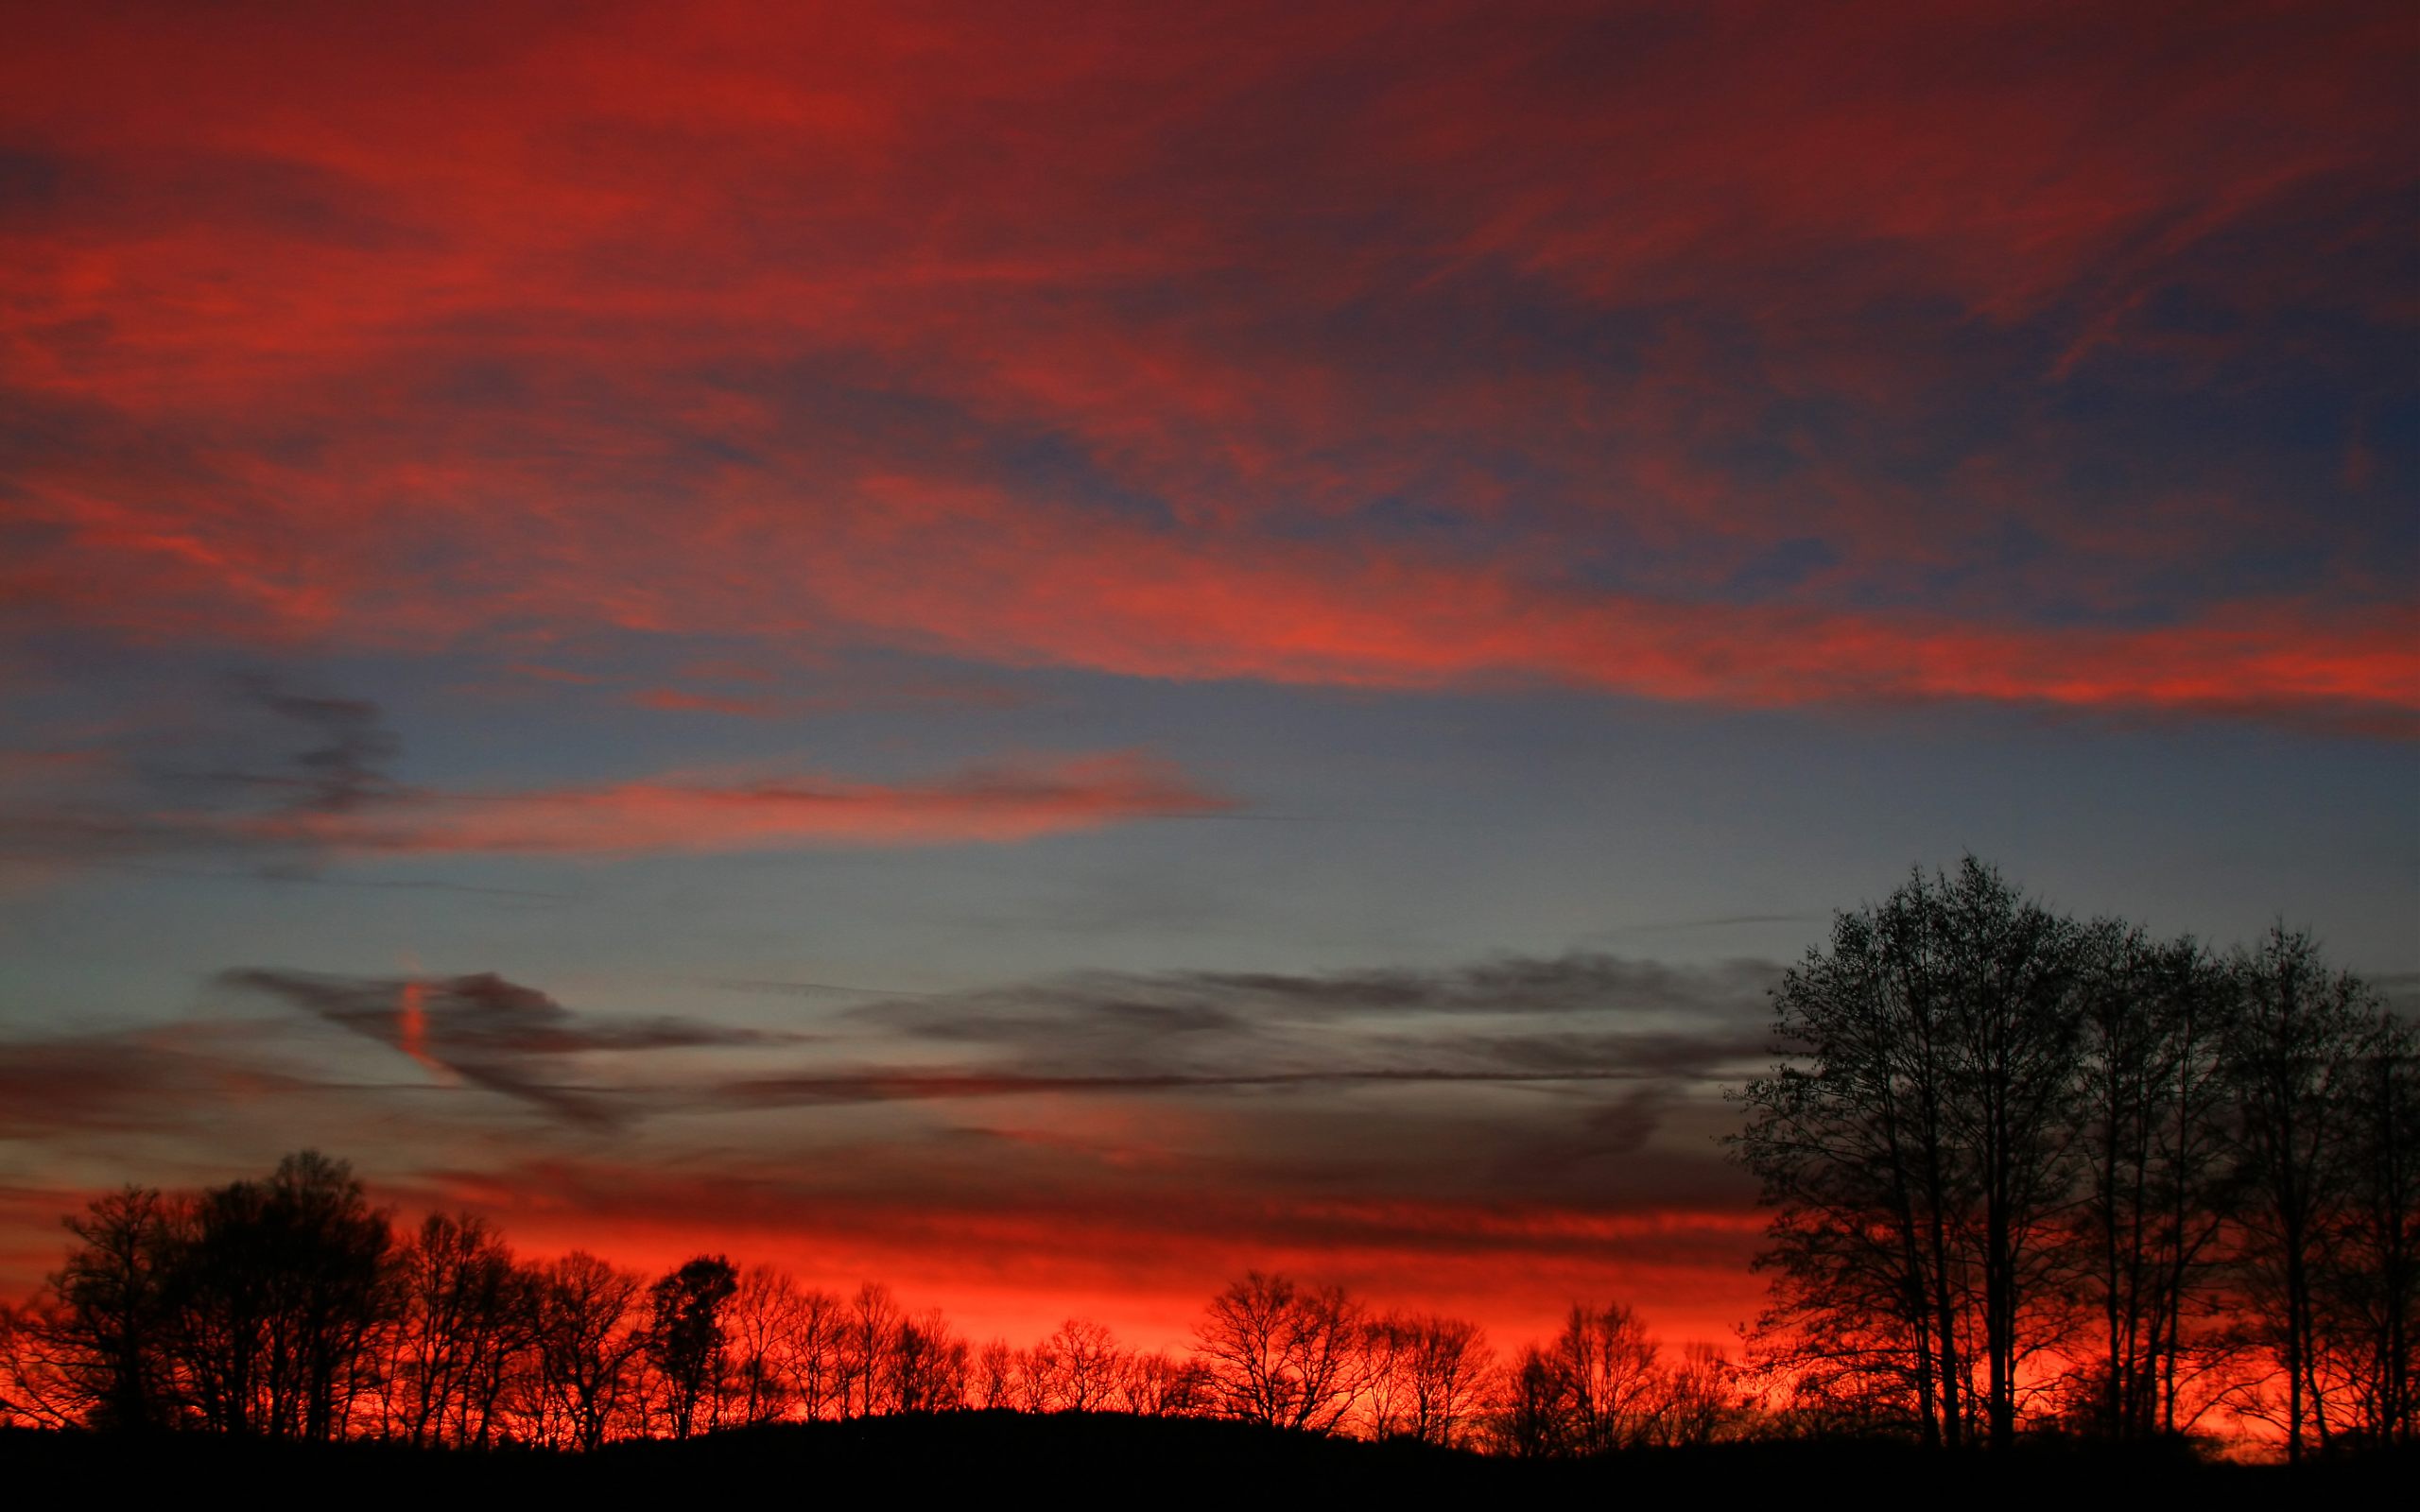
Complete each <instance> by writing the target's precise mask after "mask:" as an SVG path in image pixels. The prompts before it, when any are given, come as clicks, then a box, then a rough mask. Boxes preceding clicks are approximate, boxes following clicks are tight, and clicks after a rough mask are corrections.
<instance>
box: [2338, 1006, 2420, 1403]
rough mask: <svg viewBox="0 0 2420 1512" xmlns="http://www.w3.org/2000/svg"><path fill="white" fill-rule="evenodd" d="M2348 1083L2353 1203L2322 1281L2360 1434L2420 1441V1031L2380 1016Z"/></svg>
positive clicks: (2366, 1032)
mask: <svg viewBox="0 0 2420 1512" xmlns="http://www.w3.org/2000/svg"><path fill="white" fill-rule="evenodd" d="M2353 1061H2354V1063H2353V1066H2352V1068H2351V1074H2350V1076H2349V1077H2348V1078H2347V1080H2348V1086H2347V1089H2346V1095H2345V1111H2346V1117H2347V1120H2348V1124H2349V1126H2348V1128H2347V1130H2346V1155H2347V1159H2346V1160H2345V1171H2344V1182H2343V1184H2344V1198H2345V1207H2344V1213H2343V1220H2342V1227H2341V1229H2340V1232H2339V1234H2338V1236H2337V1243H2336V1245H2335V1246H2334V1249H2333V1253H2332V1255H2331V1258H2330V1263H2329V1265H2328V1267H2327V1273H2326V1276H2325V1280H2324V1284H2323V1291H2324V1295H2325V1306H2326V1309H2327V1311H2328V1313H2329V1314H2330V1317H2331V1320H2332V1322H2333V1324H2334V1326H2335V1327H2334V1332H2337V1333H2338V1335H2339V1336H2340V1338H2341V1339H2342V1349H2341V1355H2342V1365H2341V1367H2340V1368H2341V1372H2342V1376H2343V1377H2344V1379H2345V1380H2346V1382H2347V1383H2348V1387H2349V1391H2348V1395H2349V1396H2350V1398H2351V1407H2352V1410H2353V1412H2354V1415H2355V1419H2356V1421H2355V1425H2354V1427H2355V1431H2356V1432H2358V1433H2359V1435H2361V1437H2362V1438H2363V1440H2364V1441H2365V1442H2367V1443H2369V1444H2371V1445H2374V1446H2378V1447H2387V1446H2394V1447H2408V1446H2410V1445H2411V1443H2412V1442H2413V1441H2414V1439H2415V1438H2420V1370H2415V1362H2414V1359H2413V1356H2414V1353H2415V1350H2416V1349H2420V1337H2415V1334H2420V1329H2415V1324H2420V1027H2415V1026H2414V1025H2413V1024H2412V1023H2411V1022H2409V1021H2408V1020H2403V1019H2398V1018H2395V1017H2394V1015H2392V1014H2388V1013H2376V1014H2373V1015H2372V1016H2371V1017H2370V1019H2369V1022H2367V1023H2366V1024H2365V1025H2364V1026H2363V1027H2362V1029H2361V1031H2360V1038H2359V1040H2358V1042H2357V1043H2356V1044H2355V1045H2354V1047H2353Z"/></svg>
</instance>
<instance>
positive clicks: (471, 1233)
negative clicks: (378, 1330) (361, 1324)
mask: <svg viewBox="0 0 2420 1512" xmlns="http://www.w3.org/2000/svg"><path fill="white" fill-rule="evenodd" d="M397 1282H398V1285H399V1287H400V1290H401V1293H402V1315H401V1318H400V1320H399V1323H398V1326H397V1328H396V1329H395V1331H394V1335H395V1342H394V1348H393V1351H392V1358H393V1361H394V1364H393V1367H392V1372H391V1375H392V1379H391V1381H390V1382H389V1388H388V1389H389V1400H390V1409H391V1416H392V1419H393V1431H394V1432H395V1433H396V1434H397V1435H398V1436H401V1437H403V1438H405V1439H407V1440H408V1441H409V1442H411V1443H414V1444H424V1443H435V1442H451V1443H463V1444H485V1443H487V1442H488V1441H489V1439H490V1436H491V1435H492V1433H493V1425H494V1419H495V1414H496V1409H497V1404H498V1402H499V1400H500V1399H501V1398H502V1395H503V1392H504V1388H505V1385H506V1382H507V1376H508V1373H509V1371H510V1369H511V1367H512V1366H513V1364H514V1362H515V1360H516V1357H517V1356H519V1355H520V1354H521V1353H522V1352H523V1351H524V1350H526V1349H528V1348H530V1347H531V1345H532V1344H533V1343H534V1339H535V1334H536V1319H535V1316H534V1314H535V1312H536V1306H537V1304H536V1297H535V1296H534V1294H533V1290H532V1281H531V1279H530V1278H529V1277H528V1276H527V1275H525V1273H524V1272H523V1271H522V1270H521V1268H520V1267H519V1266H518V1265H516V1264H515V1263H513V1259H512V1252H511V1251H510V1249H508V1248H506V1247H505V1244H504V1241H503V1240H502V1239H501V1238H499V1237H498V1236H497V1235H496V1233H495V1232H494V1231H493V1229H490V1228H489V1227H488V1225H487V1223H486V1222H485V1220H483V1219H479V1218H475V1217H472V1216H470V1215H469V1214H461V1215H457V1216H447V1215H445V1214H441V1213H432V1214H430V1215H429V1217H428V1218H427V1220H426V1221H425V1222H423V1224H422V1225H421V1228H420V1231H419V1233H418V1234H416V1235H415V1236H414V1237H413V1240H412V1242H411V1243H410V1244H408V1245H406V1246H403V1248H402V1250H401V1252H400V1253H399V1255H398V1256H397Z"/></svg>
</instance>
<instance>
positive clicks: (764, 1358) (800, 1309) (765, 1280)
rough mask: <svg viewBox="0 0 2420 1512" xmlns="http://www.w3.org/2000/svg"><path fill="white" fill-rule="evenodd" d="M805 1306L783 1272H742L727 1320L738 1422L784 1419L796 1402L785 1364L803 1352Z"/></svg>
mask: <svg viewBox="0 0 2420 1512" xmlns="http://www.w3.org/2000/svg"><path fill="white" fill-rule="evenodd" d="M805 1307H806V1297H805V1295H804V1294H803V1293H802V1292H800V1290H799V1288H798V1283H797V1282H796V1281H793V1280H790V1278H789V1276H788V1274H787V1273H786V1272H783V1271H778V1270H775V1269H774V1268H773V1267H772V1266H770V1265H752V1266H750V1267H749V1268H748V1269H747V1270H746V1271H744V1272H742V1273H741V1275H740V1277H739V1285H738V1289H737V1290H736V1291H735V1292H734V1293H733V1295H732V1298H731V1306H730V1309H729V1312H728V1317H727V1328H728V1332H729V1334H730V1338H731V1345H730V1349H731V1397H732V1406H733V1410H734V1412H735V1414H736V1416H737V1417H738V1418H739V1420H740V1421H741V1422H743V1423H765V1422H772V1421H774V1420H776V1419H778V1418H781V1417H786V1416H787V1415H788V1413H789V1410H790V1407H791V1404H792V1402H793V1400H794V1374H793V1371H792V1370H791V1369H790V1368H789V1361H790V1359H791V1357H792V1356H793V1355H795V1354H796V1353H797V1352H798V1351H799V1349H800V1347H801V1340H800V1338H799V1334H800V1332H802V1329H803V1326H804V1322H805V1318H804V1311H805Z"/></svg>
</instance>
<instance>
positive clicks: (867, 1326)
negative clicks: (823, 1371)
mask: <svg viewBox="0 0 2420 1512" xmlns="http://www.w3.org/2000/svg"><path fill="white" fill-rule="evenodd" d="M906 1321H907V1320H906V1318H905V1317H904V1316H903V1315H902V1314H901V1313H900V1311H899V1303H898V1301H897V1300H896V1299H895V1298H894V1297H891V1295H890V1287H888V1286H881V1285H877V1284H875V1283H874V1282H873V1281H867V1282H865V1283H864V1284H862V1285H860V1286H859V1287H858V1288H857V1292H856V1296H855V1297H851V1298H850V1299H849V1304H848V1309H847V1313H846V1314H845V1316H844V1317H843V1318H842V1320H841V1333H840V1372H841V1374H840V1412H841V1416H843V1417H871V1416H873V1414H875V1413H881V1412H890V1411H892V1410H894V1409H895V1407H896V1399H895V1398H893V1397H890V1396H889V1395H888V1393H889V1391H890V1386H891V1384H892V1381H891V1372H890V1356H891V1352H892V1350H893V1349H894V1348H895V1347H896V1345H897V1343H898V1339H899V1330H900V1328H901V1326H902V1325H903V1324H904V1323H905V1322H906Z"/></svg>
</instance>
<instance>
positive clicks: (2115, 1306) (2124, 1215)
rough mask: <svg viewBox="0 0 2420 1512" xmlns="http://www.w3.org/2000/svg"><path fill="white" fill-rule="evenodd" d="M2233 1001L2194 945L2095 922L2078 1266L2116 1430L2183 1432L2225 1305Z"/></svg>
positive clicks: (2108, 1422) (2081, 1105)
mask: <svg viewBox="0 0 2420 1512" xmlns="http://www.w3.org/2000/svg"><path fill="white" fill-rule="evenodd" d="M2232 1001H2233V997H2232V993H2231V990H2230V988H2229V984H2228V982H2227V979H2226V974H2225V972H2224V971H2223V969H2222V968H2221V965H2220V964H2219V963H2217V962H2215V961H2213V960H2212V959H2211V958H2210V957H2209V955H2208V954H2207V953H2205V952H2204V950H2203V949H2202V948H2201V946H2200V945H2199V944H2197V943H2196V942H2194V941H2193V940H2190V939H2182V940H2175V941H2171V942H2160V941H2156V940H2152V939H2150V938H2148V937H2147V936H2145V935H2144V934H2143V932H2142V931H2141V930H2139V929H2135V928H2134V927H2132V926H2129V925H2126V924H2124V923H2122V922H2119V921H2117V920H2110V919H2104V920H2100V921H2098V922H2096V923H2095V924H2094V925H2093V926H2092V928H2091V931H2090V933H2089V936H2088V939H2087V943H2086V947H2085V967H2084V992H2083V1030H2084V1045H2083V1060H2082V1065H2081V1068H2080V1083H2079V1088H2078V1092H2079V1096H2078V1112H2079V1115H2080V1120H2079V1128H2080V1135H2079V1139H2078V1142H2077V1143H2078V1149H2079V1153H2080V1156H2081V1165H2082V1173H2083V1191H2082V1194H2081V1201H2080V1204H2079V1206H2078V1208H2077V1217H2078V1219H2079V1222H2078V1224H2077V1229H2076V1236H2075V1237H2076V1245H2075V1249H2074V1269H2075V1274H2076V1276H2077V1278H2078V1280H2080V1282H2081V1284H2082V1291H2083V1303H2084V1305H2085V1307H2086V1309H2087V1310H2088V1311H2089V1312H2090V1313H2091V1314H2093V1315H2094V1317H2095V1318H2096V1320H2097V1323H2098V1329H2097V1333H2098V1338H2097V1346H2098V1348H2097V1349H2096V1351H2095V1353H2096V1355H2097V1358H2096V1359H2095V1360H2094V1361H2093V1364H2092V1367H2091V1374H2090V1379H2089V1382H2088V1384H2089V1387H2090V1390H2091V1393H2092V1416H2093V1424H2094V1427H2095V1429H2096V1430H2097V1431H2098V1432H2100V1433H2102V1434H2106V1435H2115V1436H2120V1437H2142V1436H2146V1435H2152V1434H2155V1433H2160V1434H2174V1433H2176V1432H2177V1431H2178V1429H2179V1426H2180V1418H2179V1404H2180V1400H2181V1394H2182V1389H2183V1383H2184V1371H2183V1361H2184V1358H2185V1354H2186V1351H2187V1349H2190V1348H2192V1347H2193V1345H2194V1343H2195V1340H2194V1338H2193V1336H2192V1334H2191V1333H2190V1332H2188V1330H2189V1329H2190V1328H2191V1326H2192V1323H2193V1321H2194V1319H2195V1317H2196V1315H2197V1314H2201V1313H2204V1312H2205V1311H2208V1310H2209V1309H2210V1308H2211V1307H2212V1306H2213V1305H2214V1303H2213V1297H2214V1296H2215V1281H2216V1280H2217V1279H2218V1275H2219V1269H2218V1266H2217V1264H2216V1261H2217V1259H2218V1254H2219V1243H2218V1241H2219V1238H2220V1234H2221V1227H2222V1224H2223V1220H2224V1217H2225V1212H2226V1205H2227V1201H2228V1188H2229V1183H2228V1181H2227V1173H2226V1168H2225V1166H2226V1162H2225V1161H2224V1160H2222V1159H2221V1158H2220V1157H2221V1150H2222V1147H2223V1144H2224V1141H2225V1139H2226V1137H2227V1132H2226V1131H2227V1124H2226V1119H2227V1115H2228V1112H2229V1107H2230V1105H2229V1100H2228V1096H2227V1091H2226V1086H2225V1083H2224V1082H2223V1080H2222V1079H2221V1077H2220V1076H2219V1074H2218V1065H2219V1057H2218V1048H2219V1045H2220V1043H2221V1037H2222V1031H2223V1030H2224V1028H2225V1025H2226V1020H2227V1014H2228V1012H2229V1005H2230V1004H2231V1003H2232Z"/></svg>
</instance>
